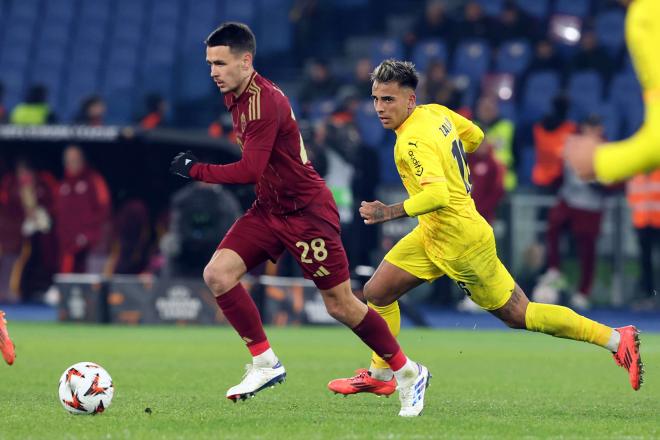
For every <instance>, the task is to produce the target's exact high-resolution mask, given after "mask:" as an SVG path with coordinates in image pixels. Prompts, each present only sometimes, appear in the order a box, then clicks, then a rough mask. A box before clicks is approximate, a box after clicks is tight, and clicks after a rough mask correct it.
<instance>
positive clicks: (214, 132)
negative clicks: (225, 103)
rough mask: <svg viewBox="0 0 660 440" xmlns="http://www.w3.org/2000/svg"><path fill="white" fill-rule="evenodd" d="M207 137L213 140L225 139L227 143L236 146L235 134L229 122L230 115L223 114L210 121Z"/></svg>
mask: <svg viewBox="0 0 660 440" xmlns="http://www.w3.org/2000/svg"><path fill="white" fill-rule="evenodd" d="M208 135H209V136H210V137H213V138H219V137H225V138H227V140H228V141H229V142H232V143H234V144H238V140H237V138H236V132H235V131H234V126H233V124H232V122H231V113H227V112H224V113H222V114H221V115H220V116H218V117H217V118H216V119H215V120H213V121H211V123H210V124H209V128H208Z"/></svg>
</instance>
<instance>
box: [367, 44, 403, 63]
mask: <svg viewBox="0 0 660 440" xmlns="http://www.w3.org/2000/svg"><path fill="white" fill-rule="evenodd" d="M387 58H396V59H402V58H403V45H402V44H401V42H400V41H399V40H397V39H395V38H376V39H375V40H374V41H373V42H372V45H371V63H372V64H373V65H374V66H377V65H379V64H380V63H381V62H382V61H383V60H386V59H387Z"/></svg>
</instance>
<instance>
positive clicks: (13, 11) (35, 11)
mask: <svg viewBox="0 0 660 440" xmlns="http://www.w3.org/2000/svg"><path fill="white" fill-rule="evenodd" d="M9 4H10V7H9V17H8V18H9V20H10V22H15V21H17V20H23V21H30V22H33V23H34V21H35V20H36V19H37V17H38V16H39V12H40V8H41V6H42V4H41V0H18V1H13V2H9ZM3 6H4V5H3Z"/></svg>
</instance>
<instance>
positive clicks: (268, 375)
mask: <svg viewBox="0 0 660 440" xmlns="http://www.w3.org/2000/svg"><path fill="white" fill-rule="evenodd" d="M285 378H286V371H285V370H284V367H283V366H282V363H281V362H279V361H278V362H277V364H275V365H274V366H272V367H258V366H256V365H253V364H247V365H246V366H245V375H244V376H243V380H242V381H241V383H239V384H238V385H235V386H233V387H231V388H229V390H227V399H230V400H232V401H234V403H236V401H238V399H241V400H245V399H247V398H249V397H254V395H255V394H256V393H258V392H259V391H261V390H263V389H266V388H272V387H274V386H275V385H277V384H278V383H282V382H284V379H285Z"/></svg>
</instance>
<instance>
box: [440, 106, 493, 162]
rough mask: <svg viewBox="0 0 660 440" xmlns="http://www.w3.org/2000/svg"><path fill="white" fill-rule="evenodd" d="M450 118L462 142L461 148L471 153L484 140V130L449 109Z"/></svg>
mask: <svg viewBox="0 0 660 440" xmlns="http://www.w3.org/2000/svg"><path fill="white" fill-rule="evenodd" d="M448 111H449V114H450V116H451V120H452V122H453V123H454V126H455V127H456V132H457V133H458V137H459V138H460V139H461V141H462V142H463V148H464V149H465V151H466V152H467V153H472V152H474V151H476V149H477V148H479V145H480V144H481V141H483V140H484V132H483V131H481V128H479V127H477V125H476V124H475V123H473V122H472V121H470V120H469V119H467V118H464V117H463V116H461V115H459V114H458V113H456V112H453V111H451V110H449V109H448Z"/></svg>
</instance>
